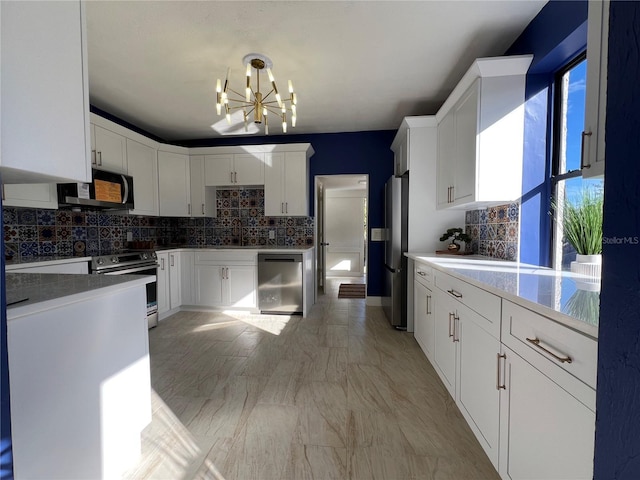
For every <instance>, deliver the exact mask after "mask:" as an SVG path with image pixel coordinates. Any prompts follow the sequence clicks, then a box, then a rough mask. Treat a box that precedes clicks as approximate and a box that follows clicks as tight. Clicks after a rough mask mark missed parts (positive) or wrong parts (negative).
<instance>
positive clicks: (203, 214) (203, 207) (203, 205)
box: [202, 203, 204, 215]
mask: <svg viewBox="0 0 640 480" xmlns="http://www.w3.org/2000/svg"><path fill="white" fill-rule="evenodd" d="M202 214H203V215H204V203H203V204H202Z"/></svg>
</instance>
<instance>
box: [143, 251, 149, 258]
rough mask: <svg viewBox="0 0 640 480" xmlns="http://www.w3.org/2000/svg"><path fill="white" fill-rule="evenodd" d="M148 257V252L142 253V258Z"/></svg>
mask: <svg viewBox="0 0 640 480" xmlns="http://www.w3.org/2000/svg"><path fill="white" fill-rule="evenodd" d="M148 258H149V254H148V253H147V252H145V253H143V254H142V259H143V260H147V259H148Z"/></svg>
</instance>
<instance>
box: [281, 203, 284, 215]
mask: <svg viewBox="0 0 640 480" xmlns="http://www.w3.org/2000/svg"><path fill="white" fill-rule="evenodd" d="M280 213H284V202H282V203H281V204H280Z"/></svg>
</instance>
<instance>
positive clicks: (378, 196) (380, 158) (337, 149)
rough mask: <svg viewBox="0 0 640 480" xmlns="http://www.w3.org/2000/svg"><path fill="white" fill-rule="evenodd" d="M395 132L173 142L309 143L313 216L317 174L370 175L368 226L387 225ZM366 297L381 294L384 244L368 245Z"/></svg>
mask: <svg viewBox="0 0 640 480" xmlns="http://www.w3.org/2000/svg"><path fill="white" fill-rule="evenodd" d="M395 134H396V131H395V130H379V131H373V132H352V133H325V134H315V135H270V136H268V137H248V138H245V137H234V138H225V139H216V140H194V141H189V142H172V143H177V144H180V145H184V146H187V147H205V146H223V145H255V144H262V143H310V144H311V145H312V146H313V149H314V150H315V154H314V155H313V156H312V157H311V160H310V162H309V170H310V172H309V196H310V198H309V205H310V212H309V214H310V215H314V207H313V202H314V198H313V196H314V181H315V177H316V176H317V175H338V174H368V175H369V227H370V228H377V227H382V226H384V184H385V182H386V181H387V179H388V178H389V177H390V176H391V175H393V152H392V151H391V142H393V138H394V137H395ZM368 248H369V264H368V268H367V294H368V295H370V296H380V295H382V291H383V285H382V281H383V278H384V276H383V275H384V273H383V272H384V270H383V262H384V244H383V243H382V242H369V246H368Z"/></svg>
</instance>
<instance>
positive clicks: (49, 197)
mask: <svg viewBox="0 0 640 480" xmlns="http://www.w3.org/2000/svg"><path fill="white" fill-rule="evenodd" d="M2 205H3V206H5V207H29V208H51V209H56V208H58V192H57V190H56V184H55V183H25V184H7V185H3V186H2Z"/></svg>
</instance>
